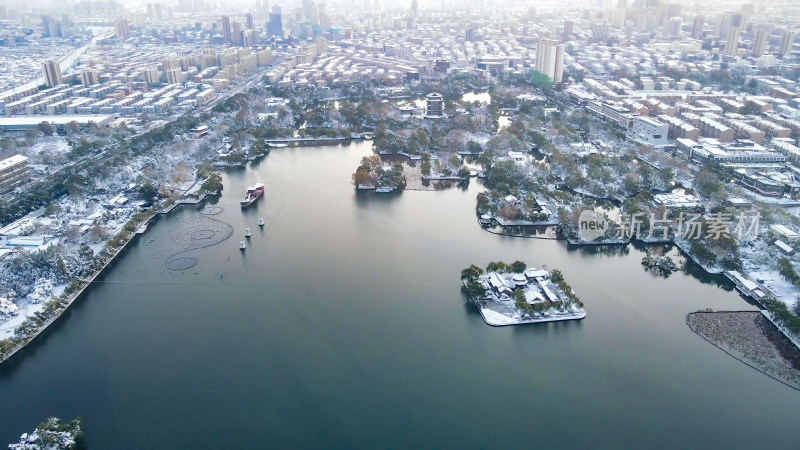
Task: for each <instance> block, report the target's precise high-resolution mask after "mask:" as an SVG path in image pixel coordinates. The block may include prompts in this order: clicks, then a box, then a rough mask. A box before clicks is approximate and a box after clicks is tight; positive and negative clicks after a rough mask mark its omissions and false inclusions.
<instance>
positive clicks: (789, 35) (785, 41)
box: [778, 30, 796, 57]
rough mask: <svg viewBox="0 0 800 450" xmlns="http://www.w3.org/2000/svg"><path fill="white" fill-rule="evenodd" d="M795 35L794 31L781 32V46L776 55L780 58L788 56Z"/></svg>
mask: <svg viewBox="0 0 800 450" xmlns="http://www.w3.org/2000/svg"><path fill="white" fill-rule="evenodd" d="M795 36H796V34H795V32H794V31H789V30H783V31H781V45H780V47H778V55H779V56H781V57H784V56H788V55H789V54H790V53H792V47H793V46H794V38H795Z"/></svg>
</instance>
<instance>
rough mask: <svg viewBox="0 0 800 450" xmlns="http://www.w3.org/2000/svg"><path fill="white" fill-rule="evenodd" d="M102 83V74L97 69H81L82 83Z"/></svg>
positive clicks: (85, 84) (87, 84) (89, 84)
mask: <svg viewBox="0 0 800 450" xmlns="http://www.w3.org/2000/svg"><path fill="white" fill-rule="evenodd" d="M99 83H100V74H99V73H98V72H97V70H96V69H83V70H82V71H81V84H82V85H84V86H91V85H93V84H99Z"/></svg>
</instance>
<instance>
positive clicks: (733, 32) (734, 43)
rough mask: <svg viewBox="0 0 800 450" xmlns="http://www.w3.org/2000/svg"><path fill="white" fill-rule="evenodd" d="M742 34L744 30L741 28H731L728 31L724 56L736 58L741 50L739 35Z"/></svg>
mask: <svg viewBox="0 0 800 450" xmlns="http://www.w3.org/2000/svg"><path fill="white" fill-rule="evenodd" d="M741 33H742V29H741V28H739V27H731V28H730V29H729V30H728V37H727V39H726V40H725V50H723V52H722V53H723V54H725V55H728V56H736V52H737V50H738V48H739V35H740V34H741Z"/></svg>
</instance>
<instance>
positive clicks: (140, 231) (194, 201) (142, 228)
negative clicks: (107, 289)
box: [0, 193, 220, 364]
mask: <svg viewBox="0 0 800 450" xmlns="http://www.w3.org/2000/svg"><path fill="white" fill-rule="evenodd" d="M218 195H220V193H216V194H209V193H205V194H203V195H202V196H200V197H199V198H190V197H187V198H184V199H180V200H177V201H175V202H174V203H172V204H171V205H169V206H167V207H164V208H161V209H159V210H156V211H155V212H154V213H153V214H152V215H151V216H150V217H148V218H147V219H146V220H144V221H143V222H142V223H141V224H140V225H139V226H138V227H137V229H136V231H134V232H132V233H130V237H129V238H128V239H127V240H126V241H125V243H123V244H122V245H121V246H120V247H119V248H117V249H116V250H115V251H114V253H113V254H112V255H111V256H110V257H109V259H108V261H106V262H105V264H103V266H102V267H100V268H99V269H98V270H97V271H96V272H95V273H94V274H93V275H92V276H91V277H89V278H88V279H81V278H75V279H73V280H71V281H74V280H81V281H83V282H84V284H83V286H81V288H80V289H78V290H77V291H76V292H74V293H73V294H71V296H70V298H69V300H67V303H66V304H65V305H64V306H63V308H61V309H60V311H59V312H58V313H57V314H56V315H54V316H53V317H51V318H50V319H48V320H47V321H45V322H43V323H42V325H41V327H39V329H37V330H36V332H35V333H34V334H33V335H32V336H31V337H30V338H28V339H27V340H25V341H23V343H22V344H20V345H17V346H15V347H12V349H11V350H10V351H9V352H8V354H6V355H4V356H2V357H1V358H0V364H3V363H4V362H6V361H8V360H10V359H11V358H12V357H14V355H16V354H18V353H19V352H21V351H22V350H23V349H25V347H27V346H28V344H30V343H31V342H33V341H35V340H36V338H38V337H39V336H40V335H42V334H44V332H45V331H47V330H48V329H49V328H50V326H51V325H53V324H54V323H56V322H57V321H58V319H60V318H61V316H63V315H64V313H66V312H67V311H68V310H69V308H70V306H72V305H73V304H74V303H75V302H76V301H78V300H79V299H80V298H81V297H83V294H84V292H85V291H86V289H87V288H89V286H91V285H92V284H94V282H95V280H96V279H97V278H98V277H99V276H101V275H103V273H105V271H106V269H108V267H109V266H110V265H111V264H112V263H113V262H115V261H116V260H117V258H118V257H119V256H120V255H121V254H122V252H123V251H124V250H126V249H127V248H128V245H129V244H130V243H131V242H133V240H134V239H136V238H137V237H138V236H142V235H144V233H145V232H146V231H147V229H148V227H149V225H150V222H151V221H152V220H153V219H155V218H156V217H158V216H161V215H167V214H169V213H171V212H172V211H174V210H175V209H176V208H177V207H178V206H184V205H192V206H197V205H199V204H201V203H202V202H204V201H205V200H206V199H207V198H208V197H216V196H218Z"/></svg>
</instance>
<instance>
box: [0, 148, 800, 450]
mask: <svg viewBox="0 0 800 450" xmlns="http://www.w3.org/2000/svg"><path fill="white" fill-rule="evenodd" d="M370 145H371V144H370V143H367V142H364V143H358V144H352V145H349V146H342V147H324V148H313V147H312V148H296V149H278V150H275V151H273V153H272V154H271V155H269V156H268V157H267V158H265V159H263V160H262V161H259V162H257V163H255V164H253V165H252V167H250V168H248V170H246V171H244V170H241V171H232V172H229V173H228V174H226V175H225V177H224V183H225V191H224V195H223V196H222V198H221V199H219V201H218V202H217V203H216V204H214V205H209V206H207V207H206V208H207V209H206V212H207V213H208V212H214V213H218V214H216V215H208V216H206V215H203V214H201V212H200V210H199V208H194V207H185V208H183V209H181V210H179V211H177V212H175V213H173V214H172V215H170V216H168V217H165V218H163V219H161V220H160V221H158V222H157V223H156V224H155V225H154V226H153V227H152V228H151V229H150V230H148V232H147V233H146V234H145V235H144V236H143V237H141V238H140V239H139V240H138V241H137V243H136V244H135V245H133V246H131V247H130V249H129V251H128V252H127V254H126V255H125V256H124V257H123V258H121V259H120V260H119V261H118V263H117V264H116V265H115V266H114V267H113V269H112V270H110V271H109V272H108V273H107V275H106V276H105V278H104V280H103V282H102V283H98V284H97V286H96V287H95V288H94V289H91V290H90V292H89V293H88V295H86V296H85V297H84V298H83V299H82V301H80V302H79V303H78V304H76V305H75V306H74V307H73V309H72V310H71V311H70V312H69V313H68V314H67V316H66V317H64V320H61V321H60V322H59V323H58V324H57V325H56V326H55V327H54V328H53V329H52V330H51V331H50V332H49V333H47V334H46V335H45V336H44V337H43V338H41V339H40V340H38V341H37V342H36V343H35V344H33V345H31V346H30V347H29V348H28V349H27V350H26V351H24V352H23V353H22V355H21V357H17V358H15V359H14V360H12V361H11V362H10V363H7V364H3V365H0V443H6V442H12V441H15V440H16V439H17V437H18V436H19V435H20V434H21V433H23V432H26V431H31V430H32V429H33V428H34V427H35V426H36V424H38V423H39V422H40V421H42V420H43V419H44V418H46V417H48V416H51V415H55V416H59V417H62V418H65V419H69V418H73V417H76V416H81V417H83V419H84V428H85V431H86V437H87V440H88V442H89V444H90V447H92V448H102V449H113V448H137V449H142V448H200V449H205V448H208V449H219V448H263V447H265V446H268V445H269V446H273V447H274V446H279V447H293V448H295V447H317V448H318V447H348V448H362V447H412V446H414V447H461V448H463V447H526V448H529V447H531V446H533V445H537V446H539V447H545V448H552V447H576V446H578V447H621V446H637V447H645V446H646V447H663V448H674V447H678V446H686V445H689V446H698V447H726V448H731V447H737V448H741V447H749V448H754V447H759V448H763V447H766V448H796V446H797V423H798V422H797V419H798V417H800V394H798V392H796V391H793V390H791V389H790V388H788V387H786V386H784V385H782V384H780V383H778V382H776V381H774V380H772V379H771V378H768V377H766V376H764V375H762V374H760V373H758V372H756V371H755V370H753V369H750V368H749V367H747V366H745V365H744V364H742V363H740V362H738V361H736V360H734V359H733V358H730V357H729V356H726V355H725V354H724V353H722V352H721V351H719V350H717V349H716V348H715V347H713V346H711V345H710V344H708V343H706V342H705V341H703V340H702V339H701V338H700V337H698V336H697V335H695V334H694V333H692V332H691V331H690V330H689V328H688V327H687V326H686V323H685V315H686V313H688V312H691V311H695V310H697V309H702V308H708V307H710V308H715V309H752V307H751V306H750V305H748V304H747V303H746V302H745V301H744V300H742V299H741V298H740V297H739V296H738V295H737V294H736V293H734V292H730V291H726V290H724V289H721V288H720V287H719V286H717V285H716V284H715V283H712V282H709V280H705V282H703V281H700V280H699V279H698V278H694V277H692V276H690V275H687V274H684V273H678V274H675V275H673V276H671V277H670V278H668V279H662V278H657V277H654V276H652V275H650V274H648V273H646V272H645V271H644V270H643V269H642V267H641V264H640V261H641V258H642V256H643V254H642V253H641V252H640V251H639V250H636V249H634V248H629V249H627V250H625V249H622V250H620V249H617V251H616V252H598V251H596V250H593V251H590V250H568V249H567V247H566V246H565V244H564V243H562V242H556V241H547V240H535V239H519V238H506V237H501V236H496V235H493V234H490V233H487V232H485V231H483V230H481V228H480V227H479V226H478V225H477V223H476V220H475V216H474V206H475V195H476V194H477V193H478V192H479V191H480V190H481V187H480V185H479V184H478V182H477V181H475V180H473V181H472V183H471V185H470V186H469V188H468V189H467V190H466V191H463V190H450V191H444V192H404V193H402V194H400V195H388V196H379V195H376V194H366V195H357V194H356V193H355V192H354V190H353V188H352V185H351V184H350V174H351V173H352V171H353V170H354V168H355V167H356V165H357V164H358V161H359V159H360V158H361V157H362V156H364V155H367V154H370V153H371V151H370ZM259 180H264V181H265V182H266V183H267V191H266V195H265V199H262V200H259V202H258V203H257V204H256V205H254V206H253V207H251V208H250V209H248V210H245V211H242V210H240V208H239V206H238V203H237V202H238V200H239V199H240V197H241V196H242V193H243V192H244V189H245V187H246V186H248V185H251V184H253V183H254V182H256V181H259ZM259 216H263V217H264V218H265V220H266V222H267V225H266V226H265V227H264V229H263V230H261V229H259V228H258V227H257V226H256V222H257V219H258V217H259ZM209 218H211V219H209ZM212 219H213V220H212ZM217 220H218V221H222V222H225V223H228V224H230V225H231V226H232V227H233V230H234V232H233V236H231V237H230V238H229V239H228V240H226V241H224V242H222V243H221V244H218V245H215V246H210V247H206V248H202V249H199V250H195V251H193V252H189V253H187V254H183V255H178V254H177V252H178V250H179V249H180V247H178V246H177V243H176V240H177V241H182V240H183V239H184V238H185V237H186V236H194V237H195V238H196V239H199V240H201V241H202V240H203V239H213V236H211V237H210V234H209V230H211V231H212V232H217V233H224V229H225V225H224V224H222V223H220V222H216V221H217ZM248 226H249V227H251V228H252V230H253V236H252V238H251V239H250V241H249V246H248V248H247V250H246V251H245V252H244V253H241V252H240V251H239V250H238V248H237V246H238V242H239V240H241V239H243V237H242V236H243V233H244V228H245V227H248ZM177 258H196V260H197V265H195V266H194V267H191V268H189V269H187V270H184V271H177V272H176V271H171V270H169V269H168V268H167V263H166V261H167V260H169V261H173V262H175V261H176V259H177ZM515 259H521V260H524V261H527V262H528V263H529V264H533V265H539V266H540V265H544V264H546V265H547V267H548V268H559V269H561V270H562V271H563V272H564V274H565V276H566V277H567V280H568V281H569V282H570V283H571V284H572V286H573V287H574V288H575V290H576V292H577V293H578V295H579V296H580V297H581V299H582V300H583V301H584V302H585V304H586V310H587V312H588V317H587V318H586V319H585V320H583V321H580V322H569V323H560V324H546V325H535V326H524V327H509V328H492V327H489V326H487V325H485V324H484V323H483V322H482V320H481V318H480V316H479V315H478V313H477V311H476V310H475V309H474V307H473V306H472V305H471V304H469V303H468V302H467V299H466V298H465V297H464V296H463V295H462V294H461V292H460V289H459V288H460V284H459V275H460V271H461V269H462V268H464V267H466V266H467V265H469V264H471V263H476V264H479V265H482V266H485V264H486V263H487V262H489V261H491V260H505V261H507V262H510V261H513V260H515ZM180 261H183V263H186V262H187V261H191V259H182V260H180ZM183 263H182V264H183ZM178 265H181V264H178Z"/></svg>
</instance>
